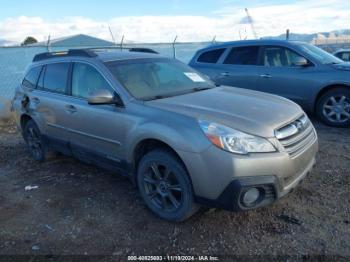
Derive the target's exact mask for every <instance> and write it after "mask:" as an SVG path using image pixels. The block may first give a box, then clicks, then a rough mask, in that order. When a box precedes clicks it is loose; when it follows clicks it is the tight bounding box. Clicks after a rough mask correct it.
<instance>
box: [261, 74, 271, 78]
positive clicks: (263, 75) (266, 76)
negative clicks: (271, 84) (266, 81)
mask: <svg viewBox="0 0 350 262" xmlns="http://www.w3.org/2000/svg"><path fill="white" fill-rule="evenodd" d="M260 77H262V78H271V77H272V76H271V75H269V74H262V75H260Z"/></svg>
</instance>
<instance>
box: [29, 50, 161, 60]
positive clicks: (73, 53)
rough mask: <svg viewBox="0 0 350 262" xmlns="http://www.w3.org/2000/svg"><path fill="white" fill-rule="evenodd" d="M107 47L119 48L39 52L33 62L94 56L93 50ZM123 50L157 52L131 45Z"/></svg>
mask: <svg viewBox="0 0 350 262" xmlns="http://www.w3.org/2000/svg"><path fill="white" fill-rule="evenodd" d="M107 49H119V48H118V47H108V48H106V47H100V48H88V49H69V50H68V51H62V52H47V53H41V54H37V55H35V56H34V58H33V62H38V61H41V60H46V59H50V58H55V57H62V56H82V57H90V58H92V57H96V56H97V54H96V52H95V51H98V50H107ZM123 50H129V52H142V53H152V54H159V53H158V52H157V51H154V50H153V49H151V48H144V47H132V48H125V47H123V48H122V49H121V51H123Z"/></svg>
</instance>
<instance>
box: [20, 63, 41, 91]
mask: <svg viewBox="0 0 350 262" xmlns="http://www.w3.org/2000/svg"><path fill="white" fill-rule="evenodd" d="M41 69H42V66H37V67H34V68H32V69H30V70H29V72H28V73H27V75H26V76H25V77H24V79H23V81H22V85H23V86H25V87H27V88H36V83H37V82H38V78H39V74H40V72H41Z"/></svg>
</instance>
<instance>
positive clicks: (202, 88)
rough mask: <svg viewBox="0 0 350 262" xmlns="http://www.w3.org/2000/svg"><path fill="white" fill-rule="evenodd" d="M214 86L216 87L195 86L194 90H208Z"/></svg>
mask: <svg viewBox="0 0 350 262" xmlns="http://www.w3.org/2000/svg"><path fill="white" fill-rule="evenodd" d="M212 88H214V87H208V86H207V87H195V88H193V89H192V90H193V91H194V92H198V91H203V90H208V89H212Z"/></svg>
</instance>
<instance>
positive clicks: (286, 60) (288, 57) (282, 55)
mask: <svg viewBox="0 0 350 262" xmlns="http://www.w3.org/2000/svg"><path fill="white" fill-rule="evenodd" d="M262 56H263V65H264V66H268V67H294V66H296V65H295V61H297V60H298V59H299V58H303V57H302V56H301V55H299V54H297V53H296V52H294V51H292V50H290V49H288V48H284V47H280V46H269V47H265V48H264V51H263V54H262Z"/></svg>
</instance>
